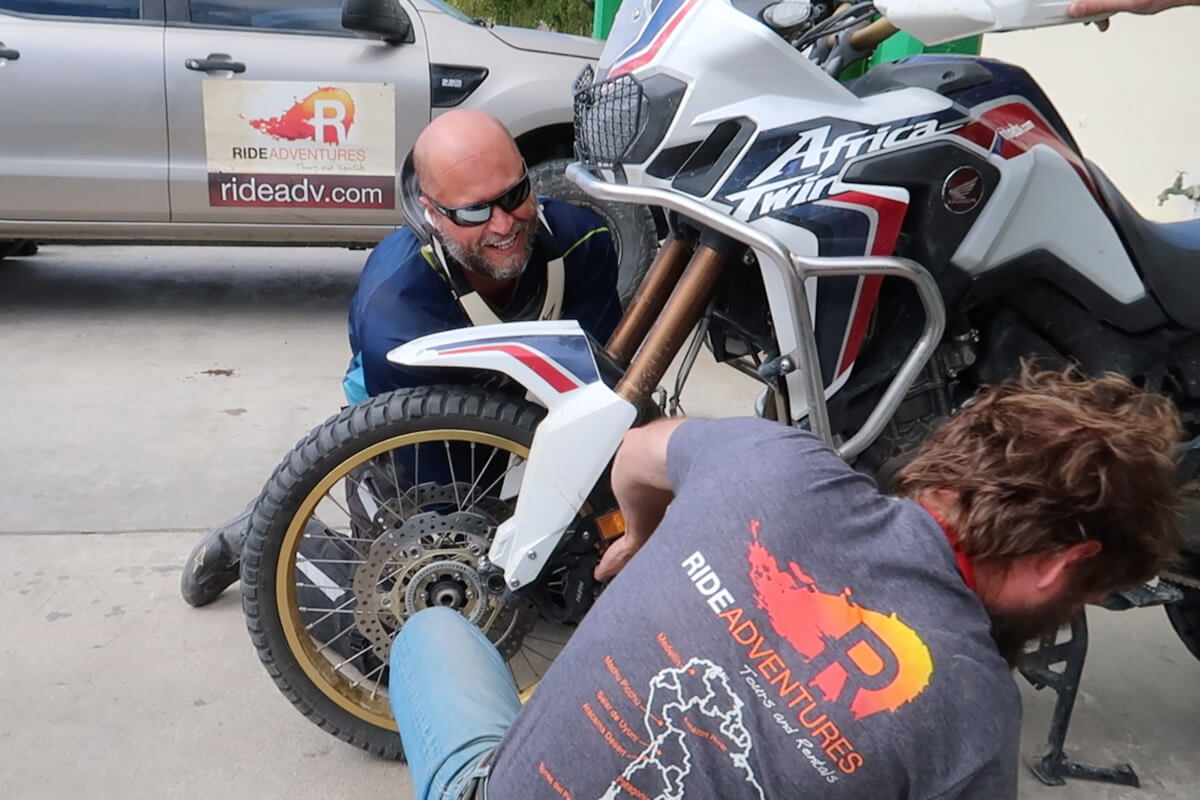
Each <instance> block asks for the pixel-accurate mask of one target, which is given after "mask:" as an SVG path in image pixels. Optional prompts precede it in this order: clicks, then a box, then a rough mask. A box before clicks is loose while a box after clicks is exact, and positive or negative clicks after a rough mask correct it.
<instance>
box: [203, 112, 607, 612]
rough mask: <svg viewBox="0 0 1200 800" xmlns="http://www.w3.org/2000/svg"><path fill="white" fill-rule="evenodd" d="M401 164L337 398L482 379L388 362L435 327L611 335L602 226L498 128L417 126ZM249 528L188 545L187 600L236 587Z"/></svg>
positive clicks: (478, 116) (468, 117) (459, 118)
mask: <svg viewBox="0 0 1200 800" xmlns="http://www.w3.org/2000/svg"><path fill="white" fill-rule="evenodd" d="M411 162H412V166H413V168H414V169H415V172H416V183H417V184H418V187H417V190H416V195H417V196H416V202H415V203H406V206H411V208H412V212H411V213H415V214H419V215H420V216H419V219H417V220H408V221H407V222H408V225H407V226H406V227H404V228H401V229H400V230H398V231H396V232H395V233H393V234H392V235H390V236H388V237H387V238H385V239H384V240H383V241H381V242H380V243H379V244H378V245H377V246H376V247H375V249H374V250H373V251H372V252H371V255H370V256H369V257H368V258H367V263H366V265H365V266H364V267H363V271H362V275H361V276H360V278H359V284H358V290H357V291H356V292H355V294H354V297H353V298H352V299H351V301H350V321H349V323H350V324H349V328H350V330H349V333H350V349H351V351H352V353H353V356H352V358H351V361H350V366H349V368H348V369H347V372H346V376H345V378H344V379H343V382H342V387H343V390H344V392H345V395H346V400H347V402H350V403H357V402H361V401H362V400H365V399H367V398H368V397H371V396H374V395H377V394H381V393H383V392H389V391H393V390H396V389H404V388H412V387H416V386H421V385H426V384H430V383H462V382H469V381H473V380H478V379H480V378H481V377H483V376H478V375H472V374H471V373H469V372H466V371H464V370H447V371H444V372H438V371H434V370H419V369H412V368H407V367H401V366H398V365H396V364H393V363H391V362H389V361H388V360H387V354H388V352H390V351H391V350H393V349H394V348H396V347H399V346H400V345H402V344H404V343H405V342H409V341H412V340H413V339H417V338H419V337H421V336H426V335H428V334H431V333H438V332H441V331H447V330H453V329H455V328H465V327H468V326H471V325H484V324H490V323H496V322H511V321H516V320H530V319H574V320H578V322H579V324H580V325H581V326H582V327H583V329H584V330H585V331H587V332H588V333H590V334H591V335H592V336H593V337H594V338H596V339H597V340H598V341H601V342H603V341H605V340H606V339H608V337H609V335H611V333H612V331H613V328H615V327H616V324H617V321H618V320H619V319H620V316H621V306H620V301H619V300H618V297H617V288H616V287H617V255H616V251H615V248H614V247H613V241H612V237H611V236H610V235H609V231H608V228H606V227H605V226H604V223H603V221H602V220H601V219H600V218H599V217H597V216H596V215H595V214H593V213H592V212H591V211H588V210H586V209H582V208H578V207H576V206H572V205H569V204H567V203H563V202H560V201H557V200H553V199H549V198H539V197H536V196H535V195H534V194H533V192H532V190H531V187H530V182H529V176H528V174H527V173H526V170H525V162H524V160H523V159H522V157H521V153H520V151H519V150H518V149H517V144H516V142H515V141H513V138H512V136H511V135H510V134H509V133H508V131H507V130H506V129H505V128H504V126H503V125H502V124H501V123H500V122H499V121H498V120H496V119H495V118H494V117H492V116H490V115H489V114H486V113H484V112H482V111H474V110H457V111H450V112H448V113H446V114H444V115H442V116H440V117H438V118H437V119H435V120H434V121H433V122H431V123H430V124H429V125H428V126H427V127H426V128H425V130H424V131H422V133H421V135H420V136H419V137H418V138H417V141H416V144H415V145H414V147H413V152H412V156H411ZM418 209H419V210H418ZM249 525H250V509H249V508H247V509H246V510H245V511H243V512H242V513H241V514H239V515H238V516H237V517H234V518H233V519H231V520H229V521H228V522H226V523H225V524H223V525H221V526H220V527H218V528H216V529H214V530H213V531H211V532H210V533H209V534H208V535H206V536H205V537H204V539H202V540H201V541H200V543H199V544H197V545H196V547H195V548H194V549H193V550H192V553H191V555H189V556H188V560H187V563H186V564H185V565H184V570H183V577H182V581H181V590H182V594H183V598H184V600H186V601H187V602H188V603H189V604H191V605H193V606H203V605H207V604H208V603H211V602H212V601H213V600H215V599H216V598H217V596H218V595H220V594H221V592H223V591H225V589H226V588H228V587H229V586H230V585H232V584H233V583H234V582H235V581H237V579H238V573H239V570H240V566H241V550H242V545H243V543H244V542H245V539H246V535H247V533H248V531H249Z"/></svg>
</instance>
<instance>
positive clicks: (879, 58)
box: [871, 31, 983, 67]
mask: <svg viewBox="0 0 1200 800" xmlns="http://www.w3.org/2000/svg"><path fill="white" fill-rule="evenodd" d="M982 43H983V37H982V36H971V37H969V38H967V39H959V40H957V41H954V42H946V43H945V44H938V45H934V46H933V47H926V46H925V45H923V44H921V42H920V41H918V40H917V39H914V38H913V37H911V36H909V35H908V34H907V33H905V32H904V31H900V32H899V33H897V34H895V35H893V36H891V37H889V38H887V39H885V40H884V42H883V44H881V45H879V47H876V48H875V52H874V53H873V54H872V55H871V66H872V67H875V66H878V65H880V64H886V63H887V62H889V61H899V60H900V59H902V58H905V57H907V56H915V55H920V54H921V53H958V54H960V55H968V56H977V55H979V47H980V45H981V44H982Z"/></svg>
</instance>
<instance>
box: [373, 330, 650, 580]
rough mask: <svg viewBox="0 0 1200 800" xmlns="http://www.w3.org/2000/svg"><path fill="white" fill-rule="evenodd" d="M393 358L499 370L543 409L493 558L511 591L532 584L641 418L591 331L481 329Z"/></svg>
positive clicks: (435, 338) (437, 338)
mask: <svg viewBox="0 0 1200 800" xmlns="http://www.w3.org/2000/svg"><path fill="white" fill-rule="evenodd" d="M388 360H389V361H392V362H394V363H397V364H403V365H406V366H413V367H465V368H470V369H477V370H487V371H490V372H498V373H501V374H503V375H507V376H509V377H510V378H512V379H513V380H515V381H517V382H518V383H520V384H521V385H522V386H524V387H525V388H526V389H528V390H529V392H530V393H531V394H532V395H533V396H534V397H536V398H537V399H538V401H539V402H541V403H542V405H544V406H545V407H546V409H547V414H546V418H545V419H544V420H542V422H541V423H540V424H539V425H538V428H537V430H536V431H535V432H534V436H533V444H532V446H531V447H530V450H529V460H528V461H527V462H526V464H525V469H524V478H523V480H522V484H521V491H520V494H519V495H518V497H517V508H516V511H515V513H514V514H513V515H512V517H511V518H509V519H508V520H506V521H505V522H504V523H503V524H501V525H500V528H499V530H498V531H497V532H496V538H495V539H494V540H493V542H492V546H491V550H490V552H489V554H488V557H489V558H490V560H491V561H492V563H493V564H495V565H497V566H498V567H500V568H501V569H503V570H504V578H505V580H507V581H508V585H509V586H510V587H512V588H514V589H515V588H518V587H520V586H524V585H526V584H528V583H530V582H531V581H533V580H535V579H536V578H537V577H538V574H539V573H540V572H541V569H542V566H543V565H544V564H545V562H546V559H547V558H548V557H549V556H550V554H551V553H552V552H553V550H554V548H555V546H556V545H557V544H558V541H559V539H560V538H561V537H562V534H563V531H565V530H566V527H567V525H569V524H570V523H571V520H572V519H574V517H575V515H576V514H577V513H578V512H579V509H580V508H581V507H582V506H583V503H584V501H585V500H586V499H587V496H588V494H590V493H591V490H592V487H593V486H595V484H596V481H597V479H599V477H600V475H601V473H603V472H604V468H605V467H606V466H607V465H608V462H609V461H610V460H611V459H612V456H613V454H614V453H615V452H616V450H617V447H618V445H620V443H621V438H622V437H623V436H624V435H625V431H627V430H629V426H630V425H632V424H633V421H634V419H635V418H636V416H637V410H636V409H635V408H634V407H633V405H632V404H630V403H629V402H628V401H626V400H624V399H623V398H621V397H620V396H618V395H617V394H616V393H615V392H613V391H612V390H611V389H609V388H608V387H607V386H606V385H605V384H604V382H603V381H601V379H600V370H599V368H598V367H597V366H596V358H595V356H594V355H593V353H592V344H591V342H590V341H589V340H588V337H587V334H585V333H584V332H583V329H582V328H580V327H579V323H577V322H574V321H573V320H546V321H537V322H511V323H504V324H501V325H481V326H477V327H474V328H462V329H459V330H454V331H447V332H445V333H435V334H433V335H431V336H424V337H422V338H420V339H416V340H414V341H412V342H409V343H407V344H404V345H401V346H400V347H397V348H396V349H395V350H393V351H391V352H390V353H388Z"/></svg>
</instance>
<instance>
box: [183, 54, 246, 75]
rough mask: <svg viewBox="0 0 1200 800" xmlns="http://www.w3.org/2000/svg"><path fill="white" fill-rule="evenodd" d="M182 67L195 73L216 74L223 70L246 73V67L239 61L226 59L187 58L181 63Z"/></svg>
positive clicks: (210, 57)
mask: <svg viewBox="0 0 1200 800" xmlns="http://www.w3.org/2000/svg"><path fill="white" fill-rule="evenodd" d="M183 65H184V66H185V67H187V68H188V69H192V70H195V71H196V72H217V71H220V70H223V71H225V72H232V73H234V74H240V73H243V72H245V71H246V65H245V64H243V63H242V62H240V61H230V60H229V59H228V58H213V57H212V56H209V57H208V58H189V59H188V60H187V61H184V62H183Z"/></svg>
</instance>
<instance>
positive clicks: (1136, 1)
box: [1067, 0, 1200, 31]
mask: <svg viewBox="0 0 1200 800" xmlns="http://www.w3.org/2000/svg"><path fill="white" fill-rule="evenodd" d="M1187 5H1200V0H1072V3H1071V5H1069V6H1068V7H1067V16H1069V17H1075V18H1078V17H1096V16H1100V15H1101V14H1116V13H1118V12H1120V11H1128V12H1129V13H1131V14H1157V13H1158V12H1159V11H1165V10H1166V9H1168V8H1175V7H1176V6H1187ZM1096 25H1097V27H1099V28H1100V30H1102V31H1103V30H1107V29H1108V20H1106V19H1102V20H1099V21H1098V22H1097V23H1096Z"/></svg>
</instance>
